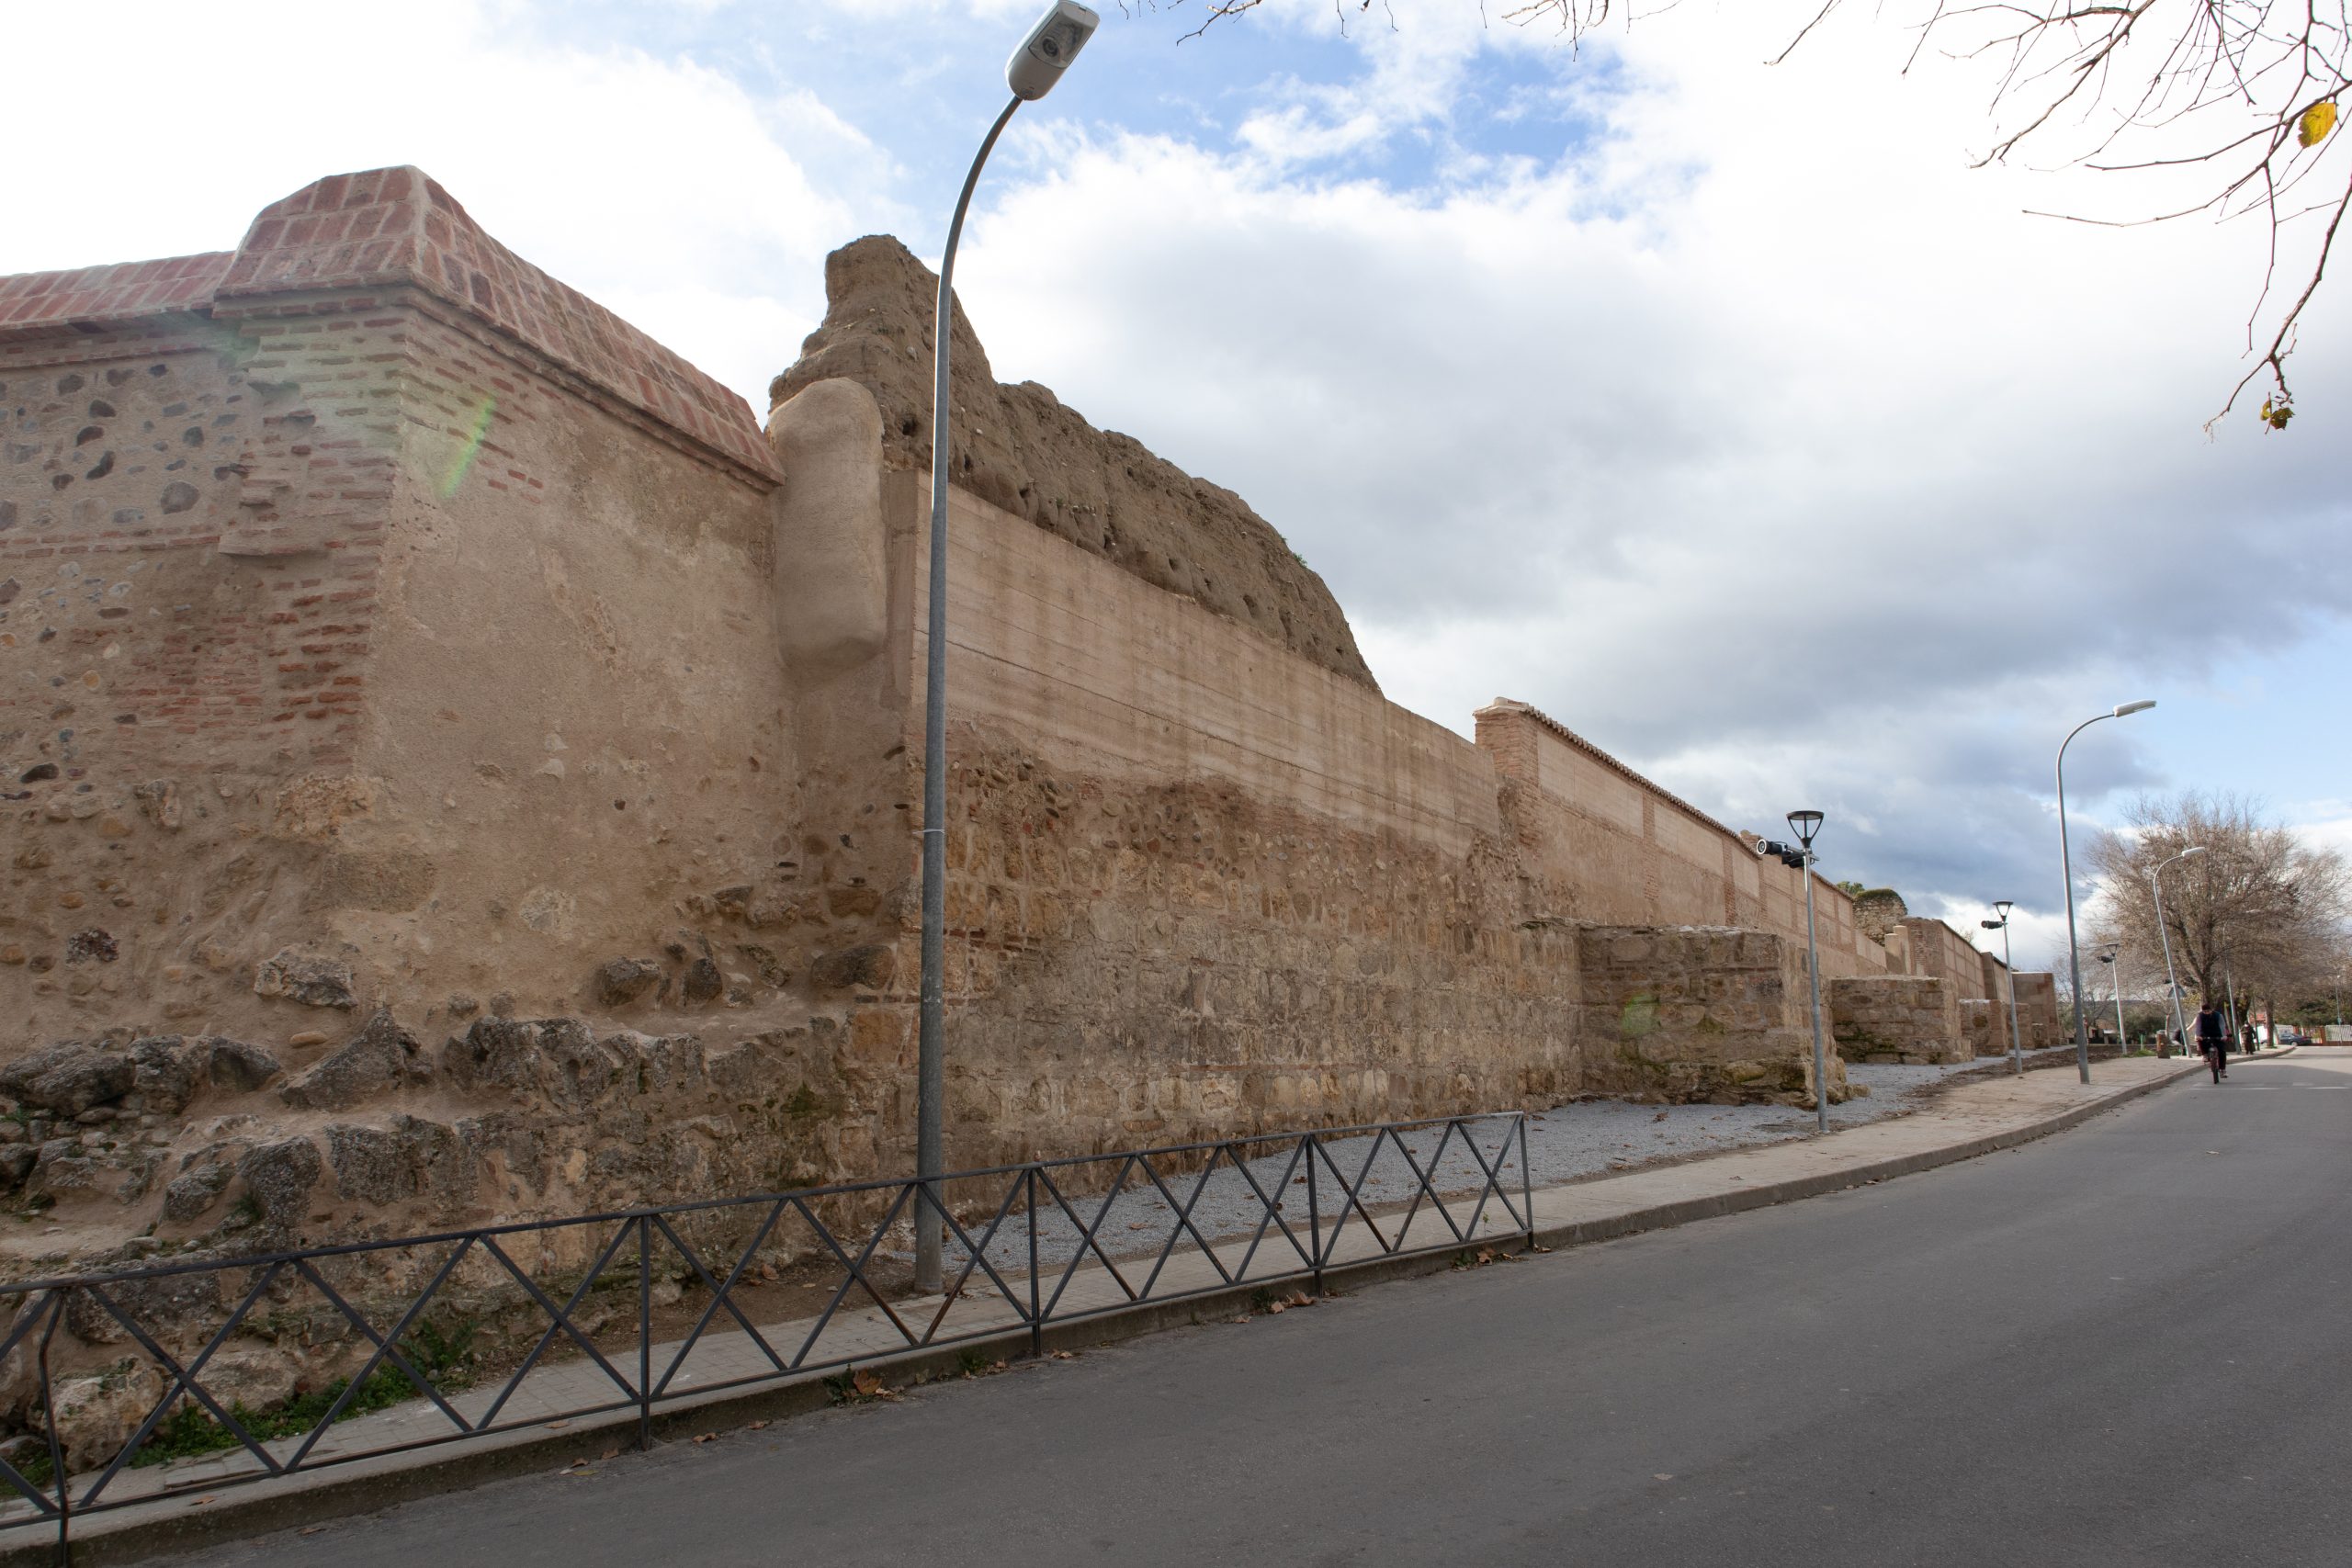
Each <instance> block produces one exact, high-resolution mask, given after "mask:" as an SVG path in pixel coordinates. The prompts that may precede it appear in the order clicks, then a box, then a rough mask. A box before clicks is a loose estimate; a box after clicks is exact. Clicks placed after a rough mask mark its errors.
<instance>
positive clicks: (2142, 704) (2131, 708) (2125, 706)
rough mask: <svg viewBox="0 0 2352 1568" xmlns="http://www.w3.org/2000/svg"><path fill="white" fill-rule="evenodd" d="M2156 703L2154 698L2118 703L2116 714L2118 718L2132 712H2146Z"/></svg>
mask: <svg viewBox="0 0 2352 1568" xmlns="http://www.w3.org/2000/svg"><path fill="white" fill-rule="evenodd" d="M2154 706H2155V703H2154V701H2153V700H2150V699H2145V698H2143V699H2142V700H2141V701H2139V702H2136V703H2120V704H2118V705H2116V709H2115V716H2116V717H2117V718H2122V717H2124V716H2127V715H2131V714H2135V713H2145V712H2146V711H2147V710H2148V709H2150V708H2152V707H2154Z"/></svg>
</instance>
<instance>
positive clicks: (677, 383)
mask: <svg viewBox="0 0 2352 1568" xmlns="http://www.w3.org/2000/svg"><path fill="white" fill-rule="evenodd" d="M400 285H413V286H414V287H416V288H422V289H424V291H426V292H427V293H429V294H432V295H434V296H435V297H436V298H438V299H442V300H445V301H447V302H448V303H450V304H453V305H456V306H458V308H459V309H461V310H465V311H466V312H467V313H469V315H472V316H473V317H475V318H476V319H478V320H480V321H483V322H485V323H487V324H488V325H489V326H490V327H492V329H493V330H495V331H497V332H498V333H503V334H504V335H506V336H509V337H513V338H515V339H516V340H518V341H520V342H522V343H524V344H528V345H529V346H530V347H531V348H532V349H533V350H535V351H536V352H537V353H538V354H540V355H545V356H546V357H547V358H548V360H550V361H552V362H553V363H554V364H556V365H558V366H560V367H562V368H563V369H565V370H567V371H569V372H571V374H573V375H576V376H578V377H580V378H582V379H583V380H585V381H587V382H589V383H590V384H592V385H594V386H595V387H597V388H600V389H604V390H605V391H606V392H609V393H611V394H613V395H614V396H616V397H617V398H619V399H620V400H623V401H624V402H626V403H628V404H629V405H631V406H633V407H635V408H637V409H639V410H641V411H643V412H645V413H647V414H650V415H651V416H652V417H653V418H654V419H655V420H656V421H658V422H660V423H661V424H662V425H663V426H666V427H668V428H670V429H673V430H675V431H678V432H681V433H683V434H685V435H687V436H689V437H691V438H692V439H693V440H695V441H696V442H698V443H700V444H702V445H703V446H708V447H710V448H711V449H712V450H714V451H716V452H718V453H720V454H723V455H724V456H725V457H728V458H729V459H731V460H732V461H734V462H736V463H740V464H741V465H742V466H743V468H746V469H748V470H750V471H751V472H752V473H754V474H758V475H763V476H765V477H768V478H770V479H773V478H775V458H774V457H772V456H771V455H770V454H769V452H768V449H767V445H766V443H765V442H764V441H763V440H762V439H761V436H760V431H759V426H758V423H756V422H755V421H754V420H753V419H752V412H751V409H750V407H749V405H747V404H746V403H745V402H744V401H743V400H742V399H741V398H740V397H738V396H736V395H735V394H734V393H733V392H730V391H729V390H728V389H726V388H724V387H722V386H721V385H719V383H718V382H717V381H715V380H713V379H712V378H710V377H709V376H707V375H706V374H705V373H704V372H702V371H700V370H697V369H696V368H695V367H693V366H692V365H690V364H688V363H687V362H686V361H685V360H684V359H683V358H681V357H680V356H679V355H676V354H674V353H673V352H672V351H671V350H669V349H667V348H664V347H662V345H661V344H658V343H655V342H654V341H653V340H652V339H650V338H649V337H647V336H646V335H645V334H644V333H640V332H639V331H638V330H637V329H636V328H635V327H632V326H630V325H629V324H628V322H627V321H622V320H621V319H620V318H619V317H618V316H616V315H614V314H613V313H612V312H611V311H610V310H605V308H604V307H603V306H601V305H599V304H597V303H596V302H595V301H594V300H593V299H589V298H588V297H587V296H586V295H584V294H582V293H581V292H580V291H579V290H577V289H575V288H569V287H567V286H566V285H564V284H562V283H560V282H558V281H557V280H556V279H554V278H552V277H549V276H548V275H547V274H546V273H544V272H541V271H540V270H539V269H538V268H537V267H536V266H533V265H531V264H530V263H528V262H526V261H525V260H523V259H522V258H521V257H519V256H517V255H516V254H515V253H514V252H512V251H510V250H508V249H507V248H506V247H505V246H503V245H502V244H500V243H498V242H497V241H496V240H493V239H492V238H491V237H490V236H489V235H488V234H486V233H484V232H483V231H481V228H480V226H478V225H477V224H476V223H475V222H474V220H472V219H471V218H470V217H469V216H468V215H467V213H466V209H464V208H462V207H460V206H458V203H457V201H456V200H455V199H454V198H453V197H451V196H450V195H449V193H448V192H447V191H446V190H444V189H442V188H441V186H439V185H438V184H436V183H435V181H433V180H432V179H430V178H429V177H427V176H426V175H425V174H424V171H423V170H421V169H415V168H394V169H371V170H368V171H367V172H365V173H362V174H352V175H334V176H333V177H331V178H328V179H323V180H321V181H319V182H317V183H316V184H314V185H311V186H304V187H303V188H302V189H301V190H299V191H297V192H295V193H294V194H293V195H292V196H289V197H287V198H286V199H285V200H283V201H279V202H275V203H273V204H272V205H270V206H269V207H266V208H265V209H263V210H262V212H261V215H260V216H259V217H257V218H255V219H254V223H253V227H252V228H251V229H249V230H248V231H246V234H245V238H244V242H243V243H242V244H241V245H239V246H238V248H237V253H236V256H235V259H234V261H233V262H232V264H231V265H230V266H229V268H228V270H227V272H226V274H225V275H224V276H222V277H221V278H220V287H219V289H218V293H217V296H216V298H217V299H218V300H219V302H220V304H221V305H223V306H226V305H230V304H232V303H234V302H237V301H241V300H250V299H257V298H259V299H266V298H269V297H271V296H277V295H286V294H310V293H318V292H325V291H334V290H344V289H354V288H357V289H374V288H388V287H397V286H400Z"/></svg>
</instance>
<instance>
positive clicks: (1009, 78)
mask: <svg viewBox="0 0 2352 1568" xmlns="http://www.w3.org/2000/svg"><path fill="white" fill-rule="evenodd" d="M1102 25H1103V18H1102V17H1098V16H1096V15H1095V14H1094V13H1093V12H1092V11H1091V10H1089V9H1087V8H1086V7H1085V6H1081V5H1080V4H1079V3H1078V0H1054V3H1053V4H1052V5H1051V6H1047V7H1046V14H1045V15H1044V16H1043V17H1039V18H1038V19H1037V25H1036V26H1035V27H1034V28H1030V29H1029V36H1028V37H1027V38H1025V39H1022V40H1021V47H1020V48H1018V49H1016V50H1014V51H1012V59H1011V60H1008V61H1006V62H1004V83H1005V85H1006V86H1008V87H1011V88H1012V96H1014V97H1016V98H1023V99H1026V100H1027V101H1029V102H1031V103H1035V102H1036V101H1037V100H1038V99H1039V98H1042V97H1044V96H1046V94H1047V93H1050V92H1052V91H1053V90H1054V84H1055V83H1057V82H1058V81H1060V80H1061V79H1062V73H1063V72H1065V71H1067V70H1069V62H1071V61H1073V60H1076V59H1077V58H1078V51H1080V50H1081V49H1084V48H1085V47H1086V40H1087V39H1091V38H1092V37H1093V36H1094V29H1095V28H1099V27H1101V26H1102Z"/></svg>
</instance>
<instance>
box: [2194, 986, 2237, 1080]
mask: <svg viewBox="0 0 2352 1568" xmlns="http://www.w3.org/2000/svg"><path fill="white" fill-rule="evenodd" d="M2190 1028H2191V1030H2192V1031H2193V1032H2195V1034H2196V1036H2197V1049H2198V1050H2199V1051H2200V1052H2202V1053H2204V1056H2205V1062H2206V1065H2207V1066H2210V1067H2211V1068H2212V1069H2213V1081H2214V1082H2215V1083H2220V1082H2221V1081H2222V1079H2223V1078H2225V1077H2229V1076H2230V1068H2229V1057H2228V1055H2227V1054H2226V1053H2227V1051H2228V1047H2229V1036H2228V1035H2227V1034H2225V1033H2223V1032H2222V1030H2223V1025H2222V1015H2221V1012H2220V1011H2219V1010H2217V1009H2216V1008H2215V1007H2214V1006H2213V1002H2212V999H2211V998H2206V1000H2205V1001H2203V1002H2202V1003H2200V1004H2199V1007H2198V1009H2197V1021H2196V1022H2195V1023H2194V1024H2192V1025H2190Z"/></svg>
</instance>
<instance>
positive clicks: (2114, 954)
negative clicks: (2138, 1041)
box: [2098, 946, 2131, 1053]
mask: <svg viewBox="0 0 2352 1568" xmlns="http://www.w3.org/2000/svg"><path fill="white" fill-rule="evenodd" d="M2122 955H2123V949H2122V948H2121V947H2120V946H2116V947H2110V948H2109V949H2108V950H2107V951H2106V952H2105V953H2100V954H2099V955H2098V961H2099V962H2100V963H2101V964H2115V967H2114V968H2112V969H2110V970H2109V971H2108V979H2109V983H2110V984H2111V985H2113V986H2114V987H2115V1049H2116V1050H2117V1051H2118V1052H2119V1053H2120V1052H2121V1051H2122V1050H2123V1049H2124V1048H2125V1047H2126V1046H2128V1045H2130V1044H2131V1041H2130V1039H2129V1038H2128V1037H2127V1036H2126V1033H2125V1031H2124V1028H2123V965H2122V964H2120V963H2117V962H2116V961H2117V960H2118V959H2120V957H2122Z"/></svg>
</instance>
